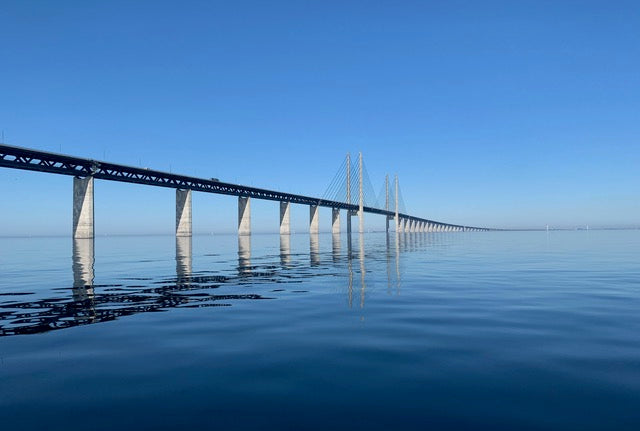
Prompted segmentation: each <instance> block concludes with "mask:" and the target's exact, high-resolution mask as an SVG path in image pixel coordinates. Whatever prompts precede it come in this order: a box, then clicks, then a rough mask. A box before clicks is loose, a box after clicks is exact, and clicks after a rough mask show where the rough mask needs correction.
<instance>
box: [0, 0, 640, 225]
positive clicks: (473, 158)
mask: <svg viewBox="0 0 640 431" xmlns="http://www.w3.org/2000/svg"><path fill="white" fill-rule="evenodd" d="M0 23H1V25H0V62H1V64H2V67H1V69H0V78H1V79H0V129H2V130H4V133H5V135H6V142H7V143H9V144H12V145H19V146H25V147H32V148H38V149H43V150H51V151H56V152H57V151H60V150H61V151H62V152H64V153H69V154H74V155H79V156H86V157H92V158H98V159H102V158H103V157H106V159H108V160H110V161H114V162H120V163H125V164H132V165H142V166H148V167H152V168H157V169H162V170H169V169H171V170H172V171H173V172H180V173H184V174H189V175H196V176H203V177H211V176H215V177H219V178H221V179H223V180H227V181H230V182H237V183H244V184H250V185H256V186H263V187H269V188H276V189H280V190H285V191H291V192H297V193H304V194H311V195H321V194H322V193H323V192H324V190H325V188H326V186H327V184H328V182H329V181H330V180H331V178H332V176H333V174H334V173H335V170H336V169H337V167H338V166H339V164H340V163H341V161H342V158H343V157H344V155H345V153H346V152H347V151H350V152H351V153H352V154H353V153H357V152H358V151H362V152H363V153H364V156H365V160H366V163H367V166H368V170H369V173H370V174H371V177H372V181H373V182H374V186H375V188H376V189H378V188H379V187H380V185H381V184H382V182H383V179H384V174H385V173H390V174H395V173H398V174H399V176H400V181H401V185H402V189H403V194H404V197H405V200H406V204H407V208H408V210H409V211H410V212H411V213H413V214H416V215H420V216H424V217H428V218H432V219H437V220H443V221H446V222H451V223H461V224H475V225H488V226H504V227H521V226H523V227H524V226H544V225H545V224H550V225H557V226H573V225H580V224H590V225H592V226H597V225H615V226H617V225H638V224H639V223H640V203H639V202H640V201H639V199H638V197H639V192H640V179H639V175H638V172H639V171H640V169H638V168H639V166H640V145H639V141H638V136H640V73H639V71H640V31H638V28H639V23H640V3H639V2H636V1H628V2H624V1H595V2H594V1H539V0H538V1H531V2H526V1H515V2H514V1H504V2H492V1H486V2H478V1H466V2H464V1H438V2H435V1H434V2H429V1H415V2H414V1H403V2H397V1H377V2H372V1H347V2H345V1H340V2H337V1H317V2H308V1H290V2H284V1H280V2H268V1H260V2H258V1H255V2H243V1H233V2H211V1H202V2H200V1H180V2H177V1H176V2H163V1H149V2H142V1H140V2H131V1H108V2H98V1H57V2H49V1H30V0H19V1H7V0H5V1H3V2H2V3H1V4H0ZM0 184H1V185H2V194H3V199H2V200H1V201H0V214H2V215H1V217H2V223H1V224H0V235H7V234H43V233H46V234H68V233H69V232H70V224H71V179H70V178H66V177H60V176H54V175H47V174H36V173H28V172H21V171H13V170H6V169H3V170H0ZM252 209H253V211H252V217H253V225H254V229H255V230H256V231H269V230H275V229H276V228H277V219H278V207H277V204H276V203H273V202H256V201H254V202H253V204H252ZM236 211H237V208H236V202H235V199H234V198H230V197H224V196H215V195H205V194H194V230H195V231H196V232H218V231H232V230H233V229H234V227H235V223H236V220H235V218H236ZM292 212H293V214H292V216H293V224H294V228H295V229H296V230H305V229H306V225H307V223H308V210H307V208H304V207H296V208H293V210H292ZM173 217H174V194H173V191H172V190H168V189H157V188H151V187H144V186H136V185H128V184H121V183H110V182H104V181H101V182H98V183H96V223H97V226H96V229H97V233H98V234H114V233H134V232H141V233H160V232H167V233H170V232H172V229H173V223H174V221H173ZM321 217H322V218H323V220H321V224H322V225H323V226H322V227H323V228H324V229H328V227H329V223H330V221H329V219H330V216H329V213H328V212H322V213H321ZM369 219H370V220H371V225H370V226H371V227H378V226H382V224H383V220H382V219H380V220H378V218H376V217H374V216H370V217H369Z"/></svg>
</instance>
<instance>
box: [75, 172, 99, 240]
mask: <svg viewBox="0 0 640 431" xmlns="http://www.w3.org/2000/svg"><path fill="white" fill-rule="evenodd" d="M93 222H94V216H93V177H85V178H78V177H73V237H74V238H76V239H85V238H93V237H94V227H93Z"/></svg>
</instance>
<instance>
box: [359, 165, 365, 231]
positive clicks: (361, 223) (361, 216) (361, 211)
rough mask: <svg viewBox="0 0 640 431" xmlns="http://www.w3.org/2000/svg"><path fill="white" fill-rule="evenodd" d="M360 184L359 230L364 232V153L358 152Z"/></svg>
mask: <svg viewBox="0 0 640 431" xmlns="http://www.w3.org/2000/svg"><path fill="white" fill-rule="evenodd" d="M358 159H359V160H358V166H359V168H358V171H359V173H358V177H359V178H358V184H359V189H360V190H359V193H358V231H359V232H360V233H364V190H363V187H362V180H363V172H362V171H363V163H362V153H358Z"/></svg>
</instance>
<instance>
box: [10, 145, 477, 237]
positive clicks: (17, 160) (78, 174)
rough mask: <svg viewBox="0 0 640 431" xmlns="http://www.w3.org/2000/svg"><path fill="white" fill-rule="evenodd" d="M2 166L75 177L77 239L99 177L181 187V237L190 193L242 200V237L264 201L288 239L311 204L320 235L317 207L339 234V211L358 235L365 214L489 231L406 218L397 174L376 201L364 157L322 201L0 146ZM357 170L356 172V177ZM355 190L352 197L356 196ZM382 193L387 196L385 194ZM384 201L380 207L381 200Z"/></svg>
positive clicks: (421, 226)
mask: <svg viewBox="0 0 640 431" xmlns="http://www.w3.org/2000/svg"><path fill="white" fill-rule="evenodd" d="M0 167H6V168H13V169H22V170H29V171H38V172H48V173H53V174H60V175H69V176H73V237H74V238H77V239H81V238H93V237H94V235H95V229H94V211H93V199H94V193H93V182H94V179H101V180H109V181H120V182H128V183H136V184H146V185H151V186H159V187H168V188H174V189H176V236H178V237H185V236H187V237H188V236H191V234H192V222H191V212H192V208H191V192H192V191H199V192H205V193H217V194H224V195H232V196H238V235H241V236H242V235H250V234H251V199H264V200H271V201H278V202H279V203H280V234H281V235H289V234H290V233H291V230H290V212H289V209H290V206H291V204H292V203H294V204H302V205H308V206H309V232H310V233H311V234H316V233H318V232H319V226H320V224H319V218H318V208H319V207H328V208H332V218H331V219H332V220H331V230H332V233H334V234H339V233H340V210H345V211H346V212H347V232H348V233H349V234H350V233H351V217H352V216H357V217H358V219H359V223H358V226H359V231H360V232H364V214H365V213H370V214H378V215H381V216H384V217H386V229H387V232H388V231H389V221H391V220H393V221H394V222H395V231H396V232H398V233H399V232H462V231H486V230H490V229H487V228H480V227H474V226H461V225H454V224H448V223H442V222H438V221H434V220H429V219H425V218H420V217H416V216H412V215H409V214H406V211H404V210H403V209H402V208H401V206H402V205H401V202H402V199H401V194H400V189H399V183H398V177H397V175H396V177H395V181H394V184H393V187H390V184H389V177H388V176H387V177H386V178H385V184H384V190H383V193H382V194H381V196H379V197H378V198H376V197H375V194H374V193H372V191H370V190H372V189H371V187H366V185H367V184H370V181H368V175H367V174H366V169H365V166H364V164H363V160H362V154H360V155H359V157H358V162H357V165H356V164H352V162H351V158H350V156H349V155H347V158H346V160H345V162H343V164H342V166H341V168H340V170H339V171H338V173H337V174H336V176H335V177H334V180H333V181H332V184H331V185H330V186H329V189H328V190H327V192H326V193H325V196H324V197H323V198H317V197H311V196H304V195H298V194H292V193H284V192H279V191H274V190H268V189H262V188H256V187H248V186H243V185H239V184H230V183H225V182H222V181H218V180H217V179H203V178H195V177H189V176H184V175H177V174H172V173H167V172H161V171H155V170H151V169H146V168H137V167H131V166H125V165H119V164H114V163H108V162H102V161H97V160H91V159H85V158H80V157H72V156H66V155H61V154H55V153H49V152H44V151H37V150H31V149H27V148H20V147H14V146H9V145H0ZM352 171H357V172H356V173H355V175H352ZM352 189H353V193H352ZM382 195H383V196H382ZM382 200H383V201H384V202H383V203H381V202H380V201H382Z"/></svg>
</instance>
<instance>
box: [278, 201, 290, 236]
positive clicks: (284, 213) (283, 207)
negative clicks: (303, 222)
mask: <svg viewBox="0 0 640 431" xmlns="http://www.w3.org/2000/svg"><path fill="white" fill-rule="evenodd" d="M290 209H291V203H290V202H280V235H290V234H291V213H290V212H289V210H290Z"/></svg>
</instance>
